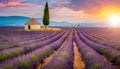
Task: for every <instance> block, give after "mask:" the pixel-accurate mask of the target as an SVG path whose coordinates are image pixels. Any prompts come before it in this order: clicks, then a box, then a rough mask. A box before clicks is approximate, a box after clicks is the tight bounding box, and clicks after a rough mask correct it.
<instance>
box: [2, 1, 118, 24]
mask: <svg viewBox="0 0 120 69" xmlns="http://www.w3.org/2000/svg"><path fill="white" fill-rule="evenodd" d="M46 1H47V2H48V3H49V8H50V20H52V21H58V22H62V21H65V22H70V23H100V22H101V23H105V22H107V21H108V17H109V16H110V15H114V14H116V15H120V10H119V8H120V0H0V16H27V17H35V18H42V17H43V10H44V6H45V2H46Z"/></svg>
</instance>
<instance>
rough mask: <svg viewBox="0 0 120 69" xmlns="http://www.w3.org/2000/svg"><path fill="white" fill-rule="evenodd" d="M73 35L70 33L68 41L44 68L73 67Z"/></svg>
mask: <svg viewBox="0 0 120 69" xmlns="http://www.w3.org/2000/svg"><path fill="white" fill-rule="evenodd" d="M73 56H74V54H73V36H72V34H70V35H69V36H68V39H67V40H66V43H65V44H64V45H63V46H62V48H60V49H59V51H57V54H56V55H54V57H53V58H52V59H51V60H50V61H49V62H48V63H47V64H46V65H45V66H44V67H43V68H42V69H73V58H74V57H73Z"/></svg>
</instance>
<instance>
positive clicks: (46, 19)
mask: <svg viewBox="0 0 120 69" xmlns="http://www.w3.org/2000/svg"><path fill="white" fill-rule="evenodd" d="M43 25H45V29H46V28H47V26H48V25H49V6H48V2H46V4H45V9H44V16H43Z"/></svg>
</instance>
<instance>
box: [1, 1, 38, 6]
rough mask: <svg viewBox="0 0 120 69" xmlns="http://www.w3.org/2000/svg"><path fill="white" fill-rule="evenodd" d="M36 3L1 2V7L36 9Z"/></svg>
mask: <svg viewBox="0 0 120 69" xmlns="http://www.w3.org/2000/svg"><path fill="white" fill-rule="evenodd" d="M35 6H38V5H37V4H34V3H29V2H23V1H22V0H0V7H35Z"/></svg>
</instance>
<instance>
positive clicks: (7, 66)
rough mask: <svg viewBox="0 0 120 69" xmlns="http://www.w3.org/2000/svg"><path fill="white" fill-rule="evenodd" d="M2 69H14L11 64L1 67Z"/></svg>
mask: <svg viewBox="0 0 120 69" xmlns="http://www.w3.org/2000/svg"><path fill="white" fill-rule="evenodd" d="M3 69H16V68H15V66H13V65H11V64H7V65H5V66H4V67H3Z"/></svg>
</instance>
